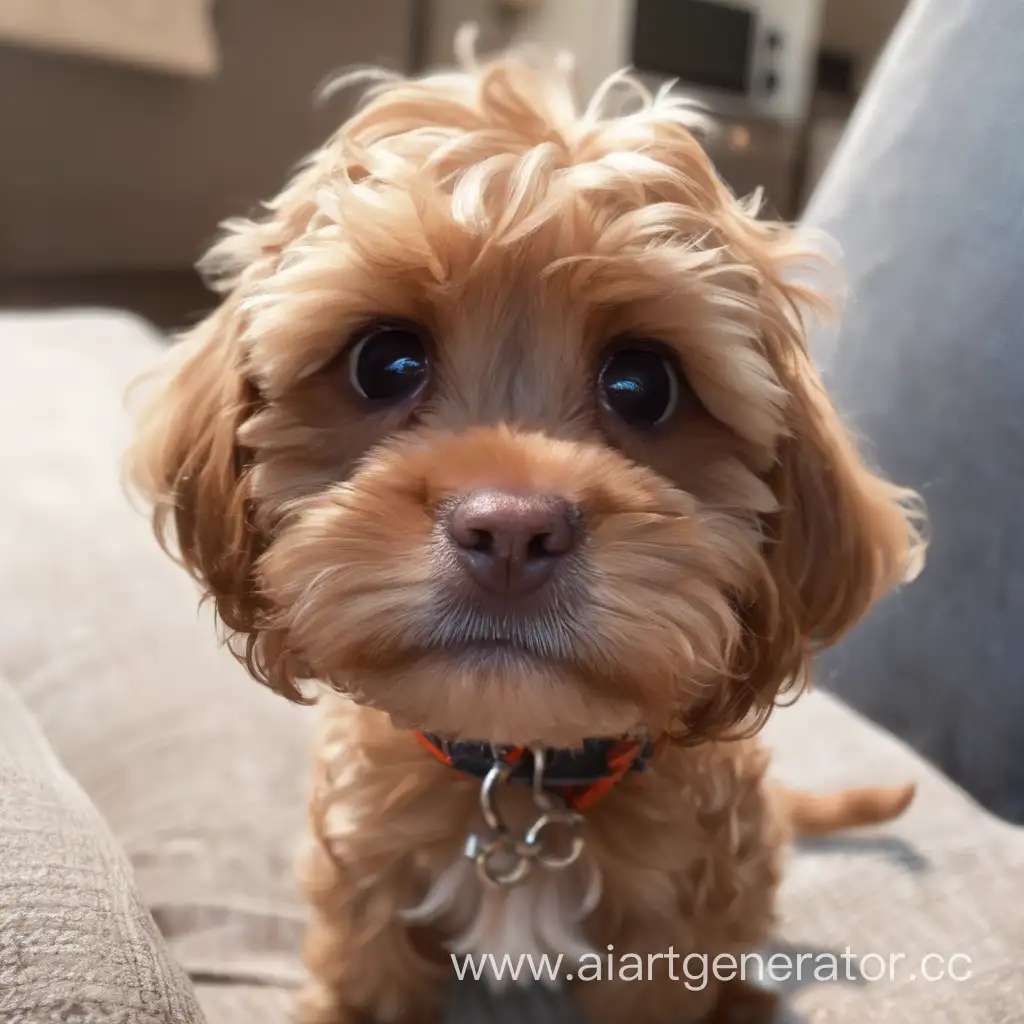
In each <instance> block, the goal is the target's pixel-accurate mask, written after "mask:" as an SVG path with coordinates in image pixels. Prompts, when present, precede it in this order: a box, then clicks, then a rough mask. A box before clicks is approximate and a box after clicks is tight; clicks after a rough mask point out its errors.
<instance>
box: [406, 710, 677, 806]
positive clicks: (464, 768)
mask: <svg viewBox="0 0 1024 1024" xmlns="http://www.w3.org/2000/svg"><path fill="white" fill-rule="evenodd" d="M416 738H417V740H419V742H420V744H421V745H422V746H423V747H424V749H426V750H427V751H428V752H429V753H431V754H433V756H434V757H436V758H437V760H439V761H440V762H441V763H442V764H446V765H447V766H448V767H449V768H454V769H455V770H456V771H457V772H461V773H462V774H463V775H469V776H471V777H472V778H474V779H484V778H486V776H487V774H488V773H489V772H490V771H491V769H492V768H494V766H495V765H496V764H500V763H505V764H507V765H509V766H510V767H511V771H510V772H509V774H508V779H507V780H508V781H509V782H513V783H525V784H527V785H529V784H530V783H531V782H532V780H533V752H532V751H531V750H530V748H529V747H498V746H494V745H492V744H490V743H482V742H477V741H472V740H452V741H450V740H443V739H441V738H440V737H438V736H436V735H434V734H433V733H428V732H422V731H420V730H417V731H416ZM661 744H662V739H657V740H651V739H648V740H631V739H619V740H609V739H590V740H584V741H583V746H582V747H581V748H579V749H578V750H563V749H556V748H549V749H546V750H545V752H544V755H545V756H544V775H543V786H544V789H545V790H546V791H548V792H553V793H556V794H558V795H559V796H561V797H562V798H563V799H564V800H565V802H566V804H567V805H568V806H569V807H570V808H572V809H573V810H583V809H585V808H587V807H592V806H593V805H594V804H595V803H597V801H598V800H600V799H601V798H602V797H603V796H605V795H607V794H608V793H609V792H610V791H611V790H612V789H613V788H614V787H615V786H616V784H617V783H618V782H619V781H620V780H622V779H623V778H624V777H625V776H626V775H628V774H629V773H630V772H642V771H644V770H645V769H646V767H647V765H648V764H649V763H650V761H651V759H652V758H653V757H654V755H655V754H656V753H657V752H658V750H659V749H660V748H661Z"/></svg>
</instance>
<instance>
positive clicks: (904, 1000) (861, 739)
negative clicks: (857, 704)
mask: <svg viewBox="0 0 1024 1024" xmlns="http://www.w3.org/2000/svg"><path fill="white" fill-rule="evenodd" d="M765 738H766V740H767V741H768V743H769V745H770V746H771V747H772V749H773V751H774V761H773V771H774V774H775V776H776V777H777V778H779V779H781V780H783V781H785V782H787V783H789V784H790V785H793V786H796V787H799V788H803V789H812V790H829V789H832V788H836V787H842V786H861V785H870V784H876V783H878V784H890V783H898V782H903V781H906V780H911V781H914V782H916V783H917V786H918V792H917V796H916V798H915V800H914V802H913V803H912V804H911V806H910V808H909V810H908V811H907V812H906V813H905V814H904V815H903V816H902V817H901V818H899V819H898V820H897V821H894V822H892V823H890V824H888V825H886V826H885V827H884V828H879V829H871V830H865V831H861V832H849V833H846V834H844V835H841V836H838V837H835V838H832V839H829V840H820V841H816V842H813V843H811V842H806V843H803V844H800V845H798V846H797V849H796V850H795V851H794V855H793V857H792V858H791V863H790V869H789V872H788V874H787V876H786V879H785V882H784V884H783V889H782V898H781V911H782V917H781V924H780V935H781V939H782V942H781V943H780V947H779V948H780V950H781V951H784V952H785V953H787V954H788V955H789V957H790V958H795V957H797V956H798V955H799V954H800V953H805V954H808V953H810V954H814V955H818V954H819V953H820V954H824V959H822V960H821V961H820V962H817V963H820V966H821V967H822V970H823V973H822V975H820V977H821V978H825V977H827V975H828V971H829V967H830V961H829V956H840V957H841V956H842V955H843V954H844V953H845V952H846V951H847V949H849V950H850V952H851V954H852V955H853V956H854V957H857V958H861V957H863V958H864V959H863V960H862V961H861V963H862V964H863V974H862V975H861V974H860V972H859V971H858V969H857V968H856V967H854V969H852V970H851V971H850V974H851V975H852V976H853V978H854V980H853V981H846V980H845V978H846V973H847V972H846V967H845V964H846V962H847V961H844V960H841V959H840V960H839V964H838V967H839V976H840V978H841V979H843V980H840V981H836V982H825V983H816V982H815V981H814V973H813V972H814V969H815V966H816V961H814V960H813V959H811V958H810V957H808V958H807V959H805V960H804V970H803V971H802V974H801V979H800V980H798V979H796V978H795V977H791V978H789V979H788V982H785V981H784V983H783V986H782V987H783V989H784V990H785V991H787V992H788V993H789V995H790V998H791V1002H792V1005H793V1008H794V1010H795V1011H796V1012H797V1013H798V1014H799V1018H798V1019H799V1020H801V1021H803V1020H806V1021H813V1022H814V1024H832V1022H835V1024H840V1022H848V1021H856V1022H857V1024H874V1022H878V1024H891V1022H893V1021H898V1020H912V1021H939V1020H941V1021H945V1022H947V1024H975V1022H977V1021H985V1022H986V1024H996V1022H1000V1024H1011V1022H1016V1021H1021V1020H1024V973H1022V972H1021V968H1020V953H1021V951H1022V950H1024V913H1022V912H1021V907H1020V897H1019V895H1018V893H1019V891H1020V880H1021V878H1024V829H1020V828H1017V827H1014V826H1012V825H1007V824H1006V823H1005V822H1002V821H1000V820H999V819H997V818H994V817H992V816H991V815H990V814H989V813H988V812H986V811H984V810H983V809H981V808H980V807H979V806H978V805H977V804H976V803H975V802H974V801H973V800H972V799H971V798H970V797H969V796H967V795H966V794H965V793H964V792H962V791H961V790H959V789H957V788H956V787H955V786H954V785H953V784H951V783H950V782H949V780H948V779H947V778H946V777H945V776H943V775H942V774H940V773H939V772H938V771H936V770H935V769H934V768H933V767H931V765H929V764H927V763H926V762H925V761H923V760H921V758H920V757H918V756H917V755H916V754H915V753H914V752H913V751H911V750H910V749H909V748H908V747H907V746H905V745H904V744H903V743H902V742H900V741H899V740H897V739H895V738H894V737H893V736H891V735H890V734H888V733H886V732H884V731H883V730H881V729H880V728H878V727H877V726H874V725H872V724H871V723H870V722H868V721H867V720H865V719H863V718H861V717H860V716H859V715H857V714H856V713H854V712H852V711H850V710H849V709H848V708H846V707H845V706H844V705H842V704H840V703H838V702H837V701H836V700H835V699H834V698H831V697H829V696H827V695H825V694H822V693H811V694H809V695H808V696H806V697H804V698H803V699H802V700H800V701H799V702H798V703H797V704H796V705H794V706H793V707H790V708H781V709H779V710H778V711H777V713H776V714H775V715H773V717H772V718H771V720H770V721H769V724H768V728H767V733H766V737H765ZM929 956H931V959H928V957H929ZM893 957H896V958H897V959H896V960H892V959H891V958H893ZM879 958H881V959H882V960H884V963H885V968H886V970H885V974H884V976H883V977H882V978H880V979H879V980H877V981H874V980H870V979H874V978H875V977H876V976H877V975H878V973H879V969H880V967H879V965H880V959H879ZM954 958H956V959H954ZM965 958H966V959H965ZM890 964H892V965H893V966H894V969H893V970H892V972H891V974H890V971H889V966H890ZM940 972H944V973H945V976H944V977H938V976H939V975H940ZM950 973H952V974H953V975H955V976H956V977H960V976H964V975H967V977H966V978H965V980H962V981H957V980H955V979H954V978H953V977H950V976H949V975H950ZM925 975H929V976H931V977H932V978H937V977H938V980H934V981H929V980H927V979H926V977H925ZM777 977H778V980H780V981H782V980H783V979H782V977H781V975H780V976H777ZM808 982H810V983H808Z"/></svg>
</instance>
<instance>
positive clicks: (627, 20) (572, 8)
mask: <svg viewBox="0 0 1024 1024" xmlns="http://www.w3.org/2000/svg"><path fill="white" fill-rule="evenodd" d="M903 7H904V0H721V2H719V0H373V3H371V4H365V3H358V2H355V0H288V2H284V0H174V2H171V0H73V2H70V3H69V2H62V0H31V2H24V0H0V139H2V140H3V143H2V149H3V156H2V159H0V306H3V307H20V308H25V307H30V306H32V307H38V306H53V305H61V304H88V305H108V306H117V307H123V308H128V309H133V310H135V311H137V312H139V313H141V314H143V315H144V316H147V317H148V318H150V319H152V320H154V321H155V322H156V323H158V324H159V325H161V326H163V327H176V326H179V325H180V324H182V323H185V322H188V321H191V320H193V319H195V317H196V315H197V314H198V313H199V312H201V311H202V310H204V309H205V308H207V307H208V305H209V300H208V297H207V295H206V293H205V292H204V290H203V288H202V286H201V284H200V283H199V281H198V279H197V277H196V276H195V274H194V272H193V271H192V269H191V268H192V265H193V263H194V262H195V260H196V258H197V257H198V256H199V254H200V253H201V252H202V250H203V248H204V247H205V246H206V245H207V244H208V242H209V241H210V239H211V237H212V235H213V234H214V232H215V229H216V225H217V223H218V222H219V221H221V220H222V219H224V218H225V217H228V216H233V215H237V214H242V213H246V212H248V211H250V210H251V209H252V207H253V206H254V204H256V203H257V202H258V201H259V200H261V199H265V198H267V197H269V196H271V195H273V194H274V193H275V192H276V190H277V189H278V188H279V187H280V186H281V184H282V183H283V181H284V179H285V176H286V175H287V173H288V171H289V169H290V168H291V167H292V166H293V165H294V163H295V162H296V160H298V159H299V158H300V157H301V156H302V155H303V154H304V153H305V152H307V151H308V150H310V149H311V148H313V147H314V146H315V145H317V144H318V143H319V142H320V141H322V140H323V138H324V137H325V136H326V135H327V134H328V132H329V131H331V130H332V129H333V128H335V127H336V126H337V125H338V124H339V123H340V122H341V120H342V119H343V118H344V116H345V114H346V112H347V111H346V109H345V103H346V102H348V101H347V100H346V99H340V100H336V101H334V102H332V103H331V104H329V105H327V106H318V105H317V104H316V103H315V102H314V96H315V93H316V91H317V88H318V86H319V85H321V84H322V82H323V81H324V79H325V78H326V77H328V76H329V75H330V74H331V73H332V72H335V71H337V70H338V69H339V68H342V67H345V66H346V65H351V64H367V63H370V64H380V65H384V66H386V67H389V68H394V69H397V70H401V71H413V72H415V71H419V70H423V69H425V68H427V67H431V66H434V65H438V64H444V63H448V62H450V61H451V46H452V39H453V36H454V33H455V30H456V29H457V27H458V26H459V25H460V24H461V23H463V22H465V21H475V22H477V23H478V24H479V25H480V28H481V41H480V42H481V48H482V49H483V50H488V49H490V48H492V47H498V46H501V45H503V44H506V43H510V42H515V41H521V40H535V41H539V42H541V43H544V44H546V45H549V46H551V47H564V48H568V49H570V50H572V51H573V52H574V53H575V54H576V57H577V60H578V66H579V78H580V85H581V90H582V91H583V92H584V93H589V92H590V91H591V90H592V89H593V88H594V86H596V84H597V83H598V82H600V80H601V79H602V78H603V77H604V76H605V75H607V74H609V73H611V72H612V71H614V70H616V69H618V68H620V67H622V66H624V65H627V64H629V65H633V66H634V67H636V68H637V69H639V70H640V71H641V72H644V73H646V74H649V75H650V76H651V77H652V78H658V77H662V78H664V77H673V78H678V79H679V80H680V82H681V84H682V87H683V88H684V89H686V90H687V91H689V92H691V93H694V94H696V95H698V96H699V97H700V98H702V99H704V100H705V101H706V102H707V103H708V104H709V105H710V106H711V107H712V109H713V110H715V111H716V113H717V114H718V115H719V116H720V118H721V120H722V125H723V131H722V132H721V135H720V137H719V139H718V141H717V142H715V143H714V145H713V149H714V154H713V155H714V156H715V159H716V161H717V163H718V165H719V168H720V171H721V173H722V174H723V176H724V177H725V178H726V180H727V181H729V183H730V184H731V185H732V186H733V187H734V188H735V189H736V191H738V192H740V193H746V192H749V191H751V190H752V189H753V188H755V187H757V186H762V187H764V189H765V190H766V194H767V198H768V201H769V203H770V205H771V207H772V208H773V209H774V210H775V211H776V212H778V213H779V214H781V215H782V216H784V217H787V218H795V217H797V216H799V214H800V212H801V210H802V208H803V206H804V203H805V200H806V197H807V196H808V195H809V194H810V192H811V190H812V189H813V187H814V185H815V183H816V182H817V180H818V179H819V178H820V176H821V173H822V171H823V169H824V167H825V166H826V165H827V163H828V160H829V157H830V154H831V153H832V151H833V149H834V147H835V144H836V142H837V140H838V138H839V137H840V135H841V134H842V131H843V127H844V124H845V122H846V119H847V117H848V115H849V113H850V112H851V110H852V108H853V105H854V104H855V102H856V100H857V96H858V94H859V92H860V90H861V88H862V86H863V83H864V81H865V79H866V77H867V75H868V73H869V72H870V70H871V68H872V66H873V65H874V63H875V60H876V58H877V56H878V54H879V53H880V51H881V49H882V47H883V46H884V44H885V41H886V39H887V37H888V36H889V34H890V32H891V30H892V28H893V26H894V25H895V24H896V22H897V20H898V18H899V16H900V14H901V12H902V9H903Z"/></svg>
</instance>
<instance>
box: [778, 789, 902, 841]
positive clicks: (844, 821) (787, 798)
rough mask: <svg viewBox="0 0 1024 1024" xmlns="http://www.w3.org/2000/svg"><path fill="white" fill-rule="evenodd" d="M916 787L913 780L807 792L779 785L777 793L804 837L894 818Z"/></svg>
mask: <svg viewBox="0 0 1024 1024" xmlns="http://www.w3.org/2000/svg"><path fill="white" fill-rule="evenodd" d="M916 790H917V786H916V785H915V784H914V783H913V782H906V783H904V784H903V785H902V786H865V787H863V788H860V789H840V790H837V791H835V792H832V793H804V792H800V791H799V790H795V789H788V788H786V787H784V786H778V787H776V795H777V798H778V800H779V802H780V804H781V806H782V811H783V814H784V815H785V817H786V818H787V819H788V821H789V824H790V827H791V828H792V829H793V833H794V834H795V835H796V836H797V837H798V838H802V837H811V836H827V835H831V834H832V833H833V832H842V831H843V830H844V829H848V828H859V827H861V826H864V825H880V824H882V822H885V821H891V820H892V819H893V818H896V817H898V816H899V815H901V814H902V813H903V812H904V811H905V810H906V809H907V807H909V806H910V802H911V800H913V799H914V793H915V792H916Z"/></svg>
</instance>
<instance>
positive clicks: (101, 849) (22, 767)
mask: <svg viewBox="0 0 1024 1024" xmlns="http://www.w3.org/2000/svg"><path fill="white" fill-rule="evenodd" d="M0 1020H2V1021H10V1022H11V1024H14V1022H19V1021H24V1022H32V1024H44V1022H46V1024H57V1022H62V1024H63V1022H67V1024H70V1022H74V1024H104V1022H112V1021H116V1022H118V1024H200V1022H201V1021H202V1016H201V1014H200V1012H199V1007H198V1005H197V1004H196V1001H195V998H194V996H193V994H192V989H191V986H190V985H189V983H188V980H187V979H186V978H185V976H184V974H183V973H182V972H181V969H180V968H179V967H178V966H177V965H176V964H175V963H174V960H173V958H172V957H171V956H170V955H169V953H168V950H167V948H166V946H165V944H164V942H163V941H162V940H161V938H160V936H159V933H158V932H157V929H156V926H155V925H154V923H153V919H152V918H151V917H150V915H149V914H148V913H147V911H146V908H145V907H144V906H143V904H142V901H141V900H140V899H139V896H138V894H137V892H136V890H135V887H134V885H133V882H132V873H131V868H130V867H129V866H128V864H127V862H126V861H125V858H124V854H123V853H122V852H121V850H120V849H119V848H118V846H117V842H116V841H115V839H114V837H113V836H112V835H111V834H110V831H109V829H108V828H107V826H106V825H105V824H104V822H103V819H102V818H101V817H100V816H99V814H97V812H96V809H95V808H94V807H93V806H92V804H91V803H90V801H89V799H88V797H87V796H86V795H85V794H84V793H83V792H82V790H81V788H80V787H79V785H78V784H77V783H76V782H75V781H74V779H72V778H71V776H70V775H68V773H67V772H66V771H65V770H64V768H63V767H62V766H61V764H60V762H59V761H58V760H57V758H56V757H55V756H54V754H53V752H52V750H51V749H50V747H49V745H48V744H47V742H46V740H45V739H44V737H43V734H42V732H41V731H40V730H39V727H38V726H37V724H36V722H35V721H34V720H33V718H32V716H31V715H30V714H29V712H28V711H27V710H26V709H25V707H24V706H23V705H22V704H21V702H20V700H19V699H18V698H17V696H16V695H15V693H14V690H13V689H12V688H11V687H10V685H9V684H8V683H7V682H6V681H5V680H4V679H3V678H0Z"/></svg>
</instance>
